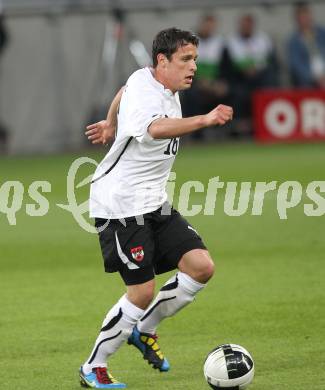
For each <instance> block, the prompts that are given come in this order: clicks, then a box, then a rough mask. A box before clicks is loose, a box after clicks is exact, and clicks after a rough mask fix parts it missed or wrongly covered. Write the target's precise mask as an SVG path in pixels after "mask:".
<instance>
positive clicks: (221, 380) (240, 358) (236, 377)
mask: <svg viewBox="0 0 325 390" xmlns="http://www.w3.org/2000/svg"><path fill="white" fill-rule="evenodd" d="M203 372H204V376H205V379H206V381H207V382H208V384H209V385H210V387H212V389H215V390H219V389H227V390H243V389H246V387H247V386H248V385H249V384H250V383H251V382H252V380H253V378H254V362H253V358H252V357H251V355H250V353H249V352H248V351H246V349H245V348H243V347H241V346H240V345H236V344H223V345H219V346H218V347H216V348H215V349H214V350H212V351H211V352H210V353H209V354H208V356H207V358H206V359H205V362H204V368H203Z"/></svg>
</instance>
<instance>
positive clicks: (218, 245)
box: [0, 144, 325, 390]
mask: <svg viewBox="0 0 325 390" xmlns="http://www.w3.org/2000/svg"><path fill="white" fill-rule="evenodd" d="M96 150H98V149H96ZM80 155H87V156H91V157H93V158H95V159H96V160H98V161H99V160H100V159H101V157H102V156H103V151H101V152H97V151H96V152H93V151H87V152H83V153H81V154H80ZM80 155H64V156H52V157H29V158H28V157H25V158H9V157H7V158H1V159H0V167H1V178H0V185H1V184H3V183H4V182H5V181H7V180H20V181H21V182H22V183H23V184H24V186H25V195H24V203H23V207H22V209H21V210H20V211H19V212H17V214H16V218H17V225H16V226H9V224H8V221H7V219H6V216H5V215H4V214H2V213H0V270H1V271H0V293H1V314H0V333H1V337H0V367H1V376H2V377H1V381H0V382H1V385H0V388H1V389H10V390H11V389H12V390H13V389H24V390H28V389H31V390H32V389H33V390H38V389H42V390H43V389H47V390H50V389H60V390H77V389H79V388H80V387H79V384H78V375H77V370H78V368H79V366H80V364H81V363H82V362H83V361H84V360H85V359H86V357H87V356H88V354H89V352H90V348H91V347H92V344H93V342H94V339H95V337H96V335H97V332H98V330H99V327H100V324H101V321H102V319H103V317H104V316H105V314H106V312H107V309H108V308H109V307H110V306H111V305H112V304H113V303H115V302H116V300H117V299H118V298H119V297H120V296H121V294H122V293H123V291H124V289H123V284H122V282H121V281H120V280H119V277H118V275H107V274H105V273H104V272H103V267H102V259H101V254H100V250H99V245H98V242H97V237H96V236H95V235H92V234H89V233H86V232H85V231H83V230H81V229H80V228H79V226H78V225H77V224H76V222H75V221H74V219H73V217H72V215H71V214H69V213H68V212H66V211H64V210H62V209H59V208H58V207H57V206H56V205H55V204H56V203H66V174H67V171H68V169H69V166H70V164H71V162H72V161H73V160H74V159H75V158H76V157H79V156H80ZM91 169H92V167H89V172H90V171H91ZM86 170H87V168H85V171H86ZM175 171H176V172H177V188H179V187H180V185H181V184H182V183H183V182H184V181H187V180H200V181H201V182H202V183H203V184H204V185H205V186H206V185H207V183H208V180H209V178H211V177H213V176H219V177H220V180H223V181H240V182H243V181H252V182H254V183H255V182H256V181H272V180H277V181H278V183H282V182H284V181H286V180H296V181H299V182H300V183H301V184H302V185H303V187H304V188H305V187H306V185H307V184H308V183H309V182H311V181H313V180H323V181H325V145H324V144H310V145H282V146H255V145H246V144H244V145H209V146H197V147H184V148H181V149H180V152H179V156H178V157H177V159H176V164H175ZM89 172H88V173H89ZM34 180H47V181H49V182H50V183H51V185H52V188H51V192H50V193H48V194H45V195H46V197H47V199H48V200H49V204H50V208H49V213H48V214H47V215H46V216H43V217H38V218H37V217H30V216H28V215H26V211H25V205H26V203H33V202H32V201H31V200H30V198H29V196H28V193H27V189H28V186H29V185H30V184H31V183H32V182H33V181H34ZM87 191H88V190H87V188H83V189H81V190H80V193H79V194H78V196H79V197H80V199H82V200H85V199H86V196H87ZM323 196H324V194H323ZM191 200H192V203H194V204H197V203H200V202H201V203H202V202H203V201H204V195H203V194H200V193H197V194H195V195H194V196H193V198H191ZM304 203H311V202H310V200H309V199H308V198H307V197H306V196H305V195H304V196H303V198H302V201H301V203H300V204H299V205H298V206H297V207H295V208H293V209H290V210H288V219H287V220H280V218H279V216H278V214H277V209H276V197H275V196H272V195H270V196H267V197H266V200H265V205H264V212H263V215H262V216H252V215H251V214H250V213H247V214H245V215H243V216H240V217H230V216H228V215H226V214H225V213H224V211H223V192H220V194H219V195H218V197H217V207H216V212H215V216H204V215H202V213H201V214H199V215H197V216H195V217H191V218H189V220H190V221H191V223H192V224H194V226H195V227H196V228H197V229H198V231H199V232H200V234H201V235H202V236H203V238H204V240H205V242H206V244H207V246H208V248H209V250H210V252H211V254H212V256H213V258H214V259H215V263H216V274H215V277H214V278H213V280H211V282H210V283H209V285H208V287H207V288H206V289H205V290H204V291H203V292H201V293H200V294H199V296H198V297H197V299H196V301H195V302H194V303H193V304H192V305H191V306H189V307H187V308H186V309H185V310H183V311H182V312H180V313H178V314H177V315H176V316H175V317H174V318H172V319H168V320H166V321H165V322H164V323H163V324H162V325H161V327H160V329H159V336H160V339H159V340H160V345H161V347H162V349H163V351H164V353H165V355H166V356H167V357H168V359H169V361H170V363H171V365H172V369H171V371H170V372H169V373H167V374H161V373H158V372H156V371H154V370H152V369H151V368H150V367H149V366H148V365H147V364H145V363H144V361H143V360H142V358H141V357H140V354H139V352H138V351H137V350H136V349H134V348H133V347H130V346H127V345H125V346H123V347H122V348H121V350H120V351H119V352H118V353H117V354H116V355H115V356H114V357H113V358H112V359H111V361H110V368H111V371H112V373H113V374H114V375H115V376H116V377H117V378H118V379H120V380H121V381H124V382H126V383H127V384H128V388H129V389H134V390H149V389H150V390H152V389H154V390H166V389H168V390H184V389H186V390H189V389H191V390H204V389H208V386H207V384H206V383H205V381H204V378H203V374H202V366H203V362H204V359H205V356H206V354H207V353H208V352H209V351H210V350H211V349H213V348H214V347H215V346H217V345H218V344H221V343H229V342H232V343H237V344H241V345H243V346H244V347H246V348H247V349H248V350H249V351H250V352H251V354H252V355H253V358H254V361H255V365H256V373H255V379H254V382H253V384H252V385H251V386H250V389H251V390H306V389H309V390H324V389H325V374H324V373H325V359H324V356H325V215H323V216H321V217H307V216H306V215H305V214H304V211H303V204H304ZM176 206H177V199H176ZM168 276H169V275H163V276H161V277H158V278H157V289H158V288H159V286H160V285H161V284H162V283H163V282H164V281H165V280H166V279H167V277H168Z"/></svg>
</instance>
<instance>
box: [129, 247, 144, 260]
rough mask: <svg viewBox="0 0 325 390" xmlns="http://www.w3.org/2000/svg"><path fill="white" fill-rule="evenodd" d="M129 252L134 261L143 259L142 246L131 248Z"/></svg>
mask: <svg viewBox="0 0 325 390" xmlns="http://www.w3.org/2000/svg"><path fill="white" fill-rule="evenodd" d="M131 254H132V257H133V258H134V260H136V261H142V260H143V259H144V250H143V247H142V246H137V247H136V248H131Z"/></svg>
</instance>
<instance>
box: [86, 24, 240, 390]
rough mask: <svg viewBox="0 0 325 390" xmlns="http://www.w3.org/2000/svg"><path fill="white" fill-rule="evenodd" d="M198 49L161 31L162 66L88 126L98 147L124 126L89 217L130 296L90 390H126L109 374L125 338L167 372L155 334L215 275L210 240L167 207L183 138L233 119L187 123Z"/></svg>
mask: <svg viewBox="0 0 325 390" xmlns="http://www.w3.org/2000/svg"><path fill="white" fill-rule="evenodd" d="M197 47H198V38H197V37H196V36H195V35H193V34H192V33H191V32H188V31H182V30H179V29H176V28H170V29H167V30H163V31H161V32H159V33H158V34H157V36H156V37H155V39H154V41H153V48H152V60H153V68H149V67H148V68H144V69H140V70H137V71H136V72H134V73H133V74H132V75H131V76H130V78H129V79H128V81H127V83H126V85H125V87H124V88H123V89H121V91H120V92H119V93H118V94H117V96H116V97H115V99H114V100H113V102H112V105H111V107H110V110H109V112H108V116H107V120H106V121H101V122H98V123H95V124H93V125H90V126H88V128H87V129H88V131H87V132H86V134H87V136H88V138H89V139H90V140H91V141H92V143H103V144H105V143H107V141H109V140H110V139H111V138H112V136H113V130H114V128H115V126H116V125H117V132H116V138H115V141H114V143H113V145H112V147H111V149H110V151H109V152H108V153H107V155H106V156H105V158H104V159H103V161H102V162H101V163H100V165H99V166H98V168H97V170H96V172H95V174H94V177H93V181H92V185H91V191H90V216H91V217H94V218H95V225H96V227H97V230H98V234H99V241H100V245H101V250H102V254H103V258H104V265H105V271H106V272H119V273H120V275H121V277H122V279H123V281H124V283H125V285H126V294H125V295H123V296H122V297H121V298H120V300H119V301H118V302H117V303H116V304H115V305H114V306H113V307H112V308H111V309H110V310H109V311H108V313H107V315H106V317H105V319H104V321H103V323H102V327H101V330H100V333H99V335H98V337H97V340H96V342H95V345H94V347H93V350H92V351H91V353H90V356H89V357H88V359H87V360H86V362H85V363H84V364H83V365H82V366H81V368H80V371H79V375H80V381H81V384H82V385H83V386H86V387H93V388H101V389H111V388H125V387H126V385H125V384H124V383H120V382H118V381H117V380H115V379H114V378H113V377H112V375H111V374H110V373H109V372H108V371H107V359H108V358H109V357H110V356H111V355H112V354H113V353H115V352H116V351H117V350H118V348H119V347H120V346H121V345H122V344H123V342H125V341H126V340H127V341H128V343H129V344H131V345H134V346H135V347H136V348H138V349H139V350H140V352H141V354H142V355H143V357H144V358H145V359H146V360H147V361H148V362H149V363H150V364H151V365H152V366H153V367H154V368H156V369H159V370H160V371H162V372H165V371H168V370H169V368H170V365H169V362H168V361H167V359H166V358H165V357H164V355H163V353H162V351H161V350H160V348H159V346H158V343H157V335H156V328H157V326H158V325H159V324H160V322H161V321H162V320H163V319H164V318H166V317H170V316H173V315H174V314H175V313H177V312H178V311H179V310H181V309H182V308H183V307H185V306H186V305H188V304H189V303H191V302H192V301H193V300H194V297H195V296H196V294H197V293H198V292H199V291H201V290H202V289H203V288H204V287H205V286H206V284H207V282H208V280H209V279H210V278H211V277H212V275H213V272H214V263H213V261H212V259H211V257H210V255H209V252H208V251H207V249H206V247H205V245H204V243H203V241H202V239H201V237H200V236H199V235H198V234H197V232H196V230H195V229H194V228H193V227H192V226H191V225H190V224H189V223H188V222H187V221H186V220H185V219H184V218H183V217H182V216H181V215H180V214H179V213H178V212H177V211H176V210H175V209H174V208H173V207H172V206H170V205H169V204H168V203H167V194H166V191H165V186H166V183H167V180H168V177H169V174H170V170H171V168H172V165H173V162H174V160H175V156H176V154H177V151H178V146H179V137H181V136H183V135H185V134H189V133H192V132H194V131H196V130H198V129H200V128H203V127H207V126H213V125H223V124H225V123H226V122H228V121H229V120H231V119H232V116H233V110H232V108H231V107H228V106H225V105H219V106H217V107H216V108H214V109H213V110H212V111H211V112H209V113H207V114H206V115H199V116H194V117H190V118H184V119H182V112H181V107H180V102H179V96H178V91H180V90H184V89H187V88H190V87H191V84H192V80H193V77H194V74H195V71H196V58H197ZM117 111H118V112H117ZM116 118H118V120H117V119H116ZM173 269H177V270H178V271H177V273H176V274H175V275H174V276H173V277H172V278H171V279H170V280H168V281H167V282H166V284H165V285H164V286H163V287H162V288H161V290H160V291H159V292H158V294H157V296H156V298H155V299H154V300H153V298H154V288H155V275H156V274H161V273H164V272H168V271H171V270H173Z"/></svg>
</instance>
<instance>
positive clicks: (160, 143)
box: [89, 68, 182, 219]
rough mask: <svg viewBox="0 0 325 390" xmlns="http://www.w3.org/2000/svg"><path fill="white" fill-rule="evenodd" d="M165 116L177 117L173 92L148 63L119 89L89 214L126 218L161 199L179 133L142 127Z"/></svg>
mask: <svg viewBox="0 0 325 390" xmlns="http://www.w3.org/2000/svg"><path fill="white" fill-rule="evenodd" d="M165 117H169V118H181V117H182V112H181V105H180V101H179V96H178V93H175V94H173V93H172V92H171V91H170V90H168V89H165V88H164V86H163V85H162V84H161V83H159V82H158V81H157V80H156V79H155V78H154V77H153V74H152V73H151V70H150V68H144V69H140V70H137V71H136V72H134V73H133V74H132V75H131V76H130V78H129V79H128V81H127V83H126V87H125V90H124V92H123V94H122V99H121V102H120V108H119V114H118V128H117V135H116V139H115V141H114V144H113V145H112V147H111V149H110V151H109V152H108V153H107V155H106V156H105V157H104V159H103V160H102V162H101V163H100V164H99V166H98V167H97V169H96V172H95V174H94V177H93V181H92V184H91V188H90V201H89V208H90V217H92V218H105V219H120V218H127V217H131V216H137V215H142V214H145V213H150V212H152V211H154V210H157V209H158V208H159V207H161V206H162V204H163V203H164V202H166V200H167V193H166V189H165V188H166V183H167V180H168V177H169V174H170V170H171V168H172V165H173V163H174V160H175V155H176V154H177V150H178V144H179V138H175V139H153V138H152V137H151V135H150V134H149V132H148V127H149V126H150V124H151V123H152V122H153V121H154V120H156V119H158V118H165Z"/></svg>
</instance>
